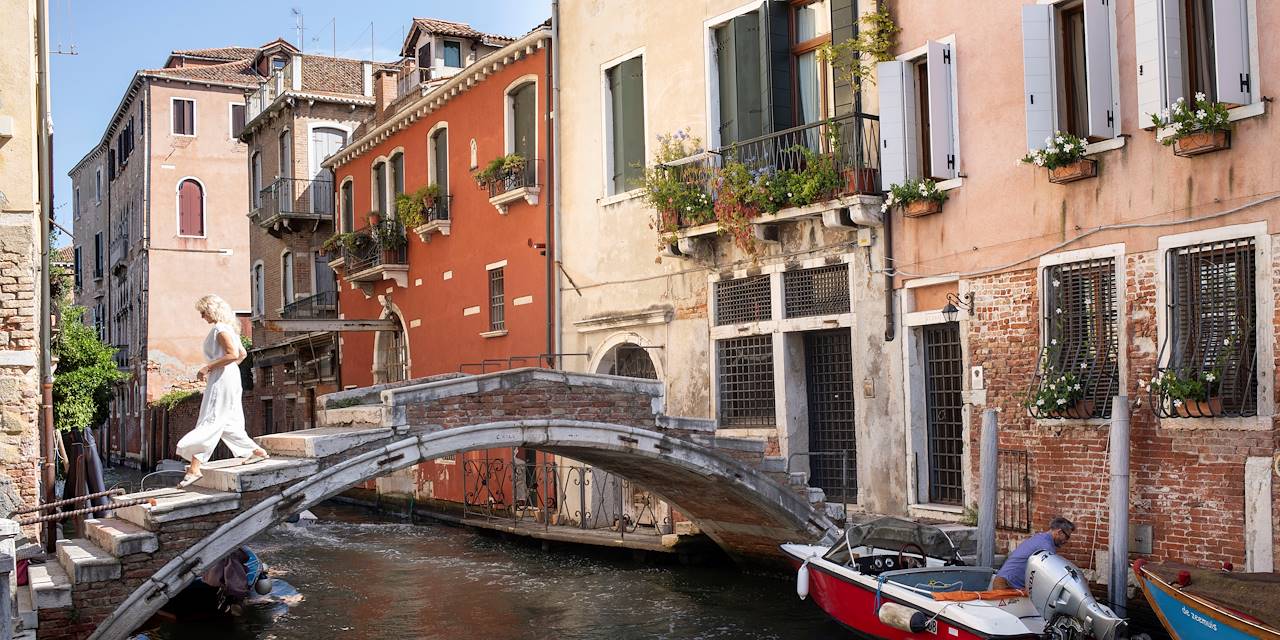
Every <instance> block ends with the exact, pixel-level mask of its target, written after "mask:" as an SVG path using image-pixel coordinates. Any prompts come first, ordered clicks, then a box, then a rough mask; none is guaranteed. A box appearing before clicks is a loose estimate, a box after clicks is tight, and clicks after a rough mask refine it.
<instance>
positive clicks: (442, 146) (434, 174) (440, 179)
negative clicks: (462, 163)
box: [430, 128, 449, 195]
mask: <svg viewBox="0 0 1280 640" xmlns="http://www.w3.org/2000/svg"><path fill="white" fill-rule="evenodd" d="M430 147H431V156H430V157H431V183H432V184H436V185H440V193H441V194H442V195H443V194H446V193H448V192H449V130H448V129H446V128H441V129H439V130H438V131H436V132H435V133H433V134H431V143H430Z"/></svg>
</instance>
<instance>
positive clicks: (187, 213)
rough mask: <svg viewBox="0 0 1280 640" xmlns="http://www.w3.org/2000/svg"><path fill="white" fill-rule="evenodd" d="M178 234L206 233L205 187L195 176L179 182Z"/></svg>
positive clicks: (193, 234)
mask: <svg viewBox="0 0 1280 640" xmlns="http://www.w3.org/2000/svg"><path fill="white" fill-rule="evenodd" d="M178 235H180V236H195V237H200V236H203V235H204V187H202V186H200V182H199V181H197V180H196V179H195V178H187V179H185V180H183V181H182V182H179V183H178Z"/></svg>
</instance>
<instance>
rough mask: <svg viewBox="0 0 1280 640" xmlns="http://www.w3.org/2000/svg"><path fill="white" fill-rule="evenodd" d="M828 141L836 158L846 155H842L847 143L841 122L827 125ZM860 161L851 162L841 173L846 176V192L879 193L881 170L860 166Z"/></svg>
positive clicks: (844, 190)
mask: <svg viewBox="0 0 1280 640" xmlns="http://www.w3.org/2000/svg"><path fill="white" fill-rule="evenodd" d="M855 135H857V134H855ZM827 141H828V142H829V143H830V145H831V155H832V156H833V157H836V158H842V157H844V156H843V155H841V149H842V147H843V146H844V144H845V141H844V137H843V127H842V126H841V124H840V123H839V122H831V123H830V124H829V125H827ZM860 165H861V163H860V162H854V163H851V164H850V166H847V167H845V168H844V169H843V170H842V171H841V172H840V173H841V176H842V177H843V178H844V186H843V192H844V193H857V194H879V193H880V190H879V188H878V187H877V185H878V184H879V182H880V180H879V178H880V170H879V169H876V168H875V167H866V166H860Z"/></svg>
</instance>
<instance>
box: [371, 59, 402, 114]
mask: <svg viewBox="0 0 1280 640" xmlns="http://www.w3.org/2000/svg"><path fill="white" fill-rule="evenodd" d="M396 76H397V74H396V71H395V70H394V69H379V70H377V71H375V72H373V111H374V115H375V116H376V117H377V119H378V120H379V121H381V120H382V119H383V114H385V113H386V111H387V107H388V106H390V105H391V103H392V102H393V101H395V99H396Z"/></svg>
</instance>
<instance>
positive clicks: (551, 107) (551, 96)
mask: <svg viewBox="0 0 1280 640" xmlns="http://www.w3.org/2000/svg"><path fill="white" fill-rule="evenodd" d="M552 7H553V9H552V14H551V34H552V35H551V52H550V55H548V56H547V78H548V79H549V80H550V81H551V86H550V90H549V91H547V113H550V114H552V118H551V126H552V127H553V129H554V131H553V133H552V134H551V137H552V144H551V145H550V147H551V148H550V150H549V156H550V157H549V158H547V166H548V167H549V168H550V171H548V176H550V177H551V190H552V192H553V195H552V197H551V198H548V199H547V224H546V231H545V232H544V233H543V236H542V237H543V238H544V239H545V240H544V242H545V246H544V247H543V253H544V254H546V258H547V260H546V269H547V274H546V278H547V293H546V300H547V353H555V352H556V308H557V304H556V290H555V289H556V280H555V268H556V263H555V254H554V253H553V251H554V248H553V247H558V246H559V242H556V243H554V244H553V243H552V238H551V236H552V234H553V233H554V230H553V229H552V224H554V220H555V218H556V214H555V208H556V206H557V205H558V204H559V202H560V199H559V198H558V197H556V195H554V192H555V189H556V188H558V187H559V186H560V180H559V176H557V175H555V173H556V170H555V167H556V165H557V162H558V161H559V156H557V155H556V149H555V146H556V141H558V140H559V137H560V136H559V127H558V126H557V124H558V123H559V122H560V114H559V113H557V112H556V104H555V102H556V96H557V95H559V94H558V92H557V90H556V85H555V83H556V81H557V77H556V76H557V74H556V70H555V61H556V49H558V48H559V47H558V46H557V45H558V44H559V43H558V42H557V41H556V35H555V34H556V29H557V27H558V25H557V24H556V14H555V9H554V7H555V3H554V2H553V3H552ZM552 358H553V359H554V356H552ZM553 362H554V360H553Z"/></svg>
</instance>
